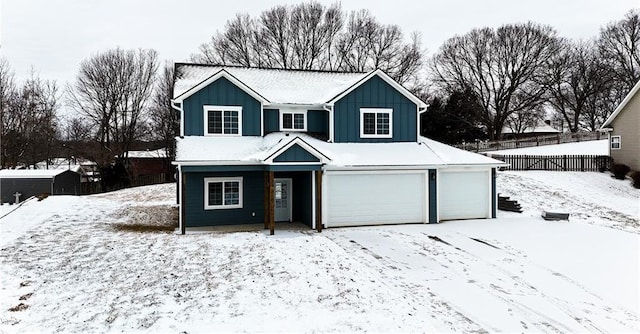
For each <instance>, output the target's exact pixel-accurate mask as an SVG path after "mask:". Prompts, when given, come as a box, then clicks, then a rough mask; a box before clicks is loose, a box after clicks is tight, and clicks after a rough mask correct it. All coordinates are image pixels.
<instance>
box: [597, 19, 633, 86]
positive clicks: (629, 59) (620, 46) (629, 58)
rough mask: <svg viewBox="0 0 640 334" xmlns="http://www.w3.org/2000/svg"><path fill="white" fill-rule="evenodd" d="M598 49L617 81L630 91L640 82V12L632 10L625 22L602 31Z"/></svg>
mask: <svg viewBox="0 0 640 334" xmlns="http://www.w3.org/2000/svg"><path fill="white" fill-rule="evenodd" d="M598 49H599V51H600V53H601V56H602V59H604V60H605V61H607V65H609V67H610V69H611V71H612V72H613V73H615V76H616V80H619V81H622V82H623V83H624V84H625V85H624V87H623V90H625V91H627V92H628V91H629V90H631V88H632V87H633V86H634V85H635V84H636V83H637V82H638V81H639V80H640V10H638V9H633V10H630V11H629V12H628V13H627V14H626V15H625V17H624V19H623V20H621V21H618V22H612V23H610V24H609V25H607V26H606V27H604V28H602V29H601V30H600V36H599V38H598Z"/></svg>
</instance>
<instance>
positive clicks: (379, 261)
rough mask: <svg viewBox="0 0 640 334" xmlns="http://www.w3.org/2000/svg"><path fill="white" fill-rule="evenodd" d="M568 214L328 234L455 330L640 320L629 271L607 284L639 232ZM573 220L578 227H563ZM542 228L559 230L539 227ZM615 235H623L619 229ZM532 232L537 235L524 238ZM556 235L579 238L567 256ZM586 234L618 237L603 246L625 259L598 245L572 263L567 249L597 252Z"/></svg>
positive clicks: (585, 327)
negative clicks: (580, 222) (561, 219)
mask: <svg viewBox="0 0 640 334" xmlns="http://www.w3.org/2000/svg"><path fill="white" fill-rule="evenodd" d="M566 224H568V225H563V226H560V225H557V223H556V225H555V226H548V225H549V223H547V222H543V221H536V220H527V219H524V220H515V221H509V220H506V219H505V220H496V221H491V222H487V221H466V222H449V223H447V224H441V225H437V226H422V225H414V226H389V227H379V228H362V229H342V230H331V231H328V232H329V233H327V234H326V236H328V237H329V238H330V239H331V240H333V241H335V242H336V243H338V244H339V245H340V246H342V247H344V248H345V250H346V251H347V253H349V254H351V255H352V256H354V257H356V258H359V259H361V261H362V262H363V263H367V264H368V265H370V266H372V267H374V268H376V270H377V271H378V272H379V273H380V277H381V278H382V279H384V280H385V281H386V282H387V285H388V286H390V287H391V288H392V289H396V290H397V291H398V292H399V293H404V294H405V295H406V297H407V298H411V299H412V301H413V305H416V307H424V308H430V309H431V310H432V311H435V314H437V317H438V318H439V320H440V321H444V322H445V324H447V325H449V326H451V327H450V328H451V329H454V330H456V331H464V332H469V331H476V330H488V331H491V332H495V331H499V332H526V331H534V332H556V331H559V332H585V331H588V332H593V331H605V332H608V331H614V332H620V331H622V332H628V331H633V329H634V328H638V326H639V325H640V323H639V322H638V316H637V314H633V312H631V311H630V310H632V311H635V312H637V303H638V286H637V284H638V283H637V281H636V282H634V281H633V279H636V280H637V279H638V276H637V274H636V275H635V276H634V277H627V278H623V281H625V282H624V283H626V285H623V286H624V287H625V288H622V289H621V291H614V292H613V293H612V291H611V289H613V290H615V289H620V288H621V285H620V283H622V282H620V279H621V277H620V276H618V274H622V275H624V274H625V273H624V272H625V271H627V270H629V269H631V270H629V271H628V272H629V273H633V272H634V271H633V269H632V268H629V265H631V266H633V264H634V263H635V264H637V263H638V239H637V237H636V236H634V235H630V234H628V235H625V234H624V233H621V232H616V231H614V232H612V231H611V230H609V229H606V228H601V227H587V229H586V231H585V230H582V229H578V228H576V227H578V226H571V224H569V223H566ZM473 225H477V226H478V227H480V228H476V226H473ZM582 227H584V226H582ZM549 228H550V229H551V230H552V231H548V229H549ZM545 230H547V231H546V232H545ZM579 230H582V231H581V232H579V233H580V234H579V235H573V236H571V235H567V234H566V233H574V232H575V233H578V231H579ZM548 232H556V233H560V234H561V235H562V237H557V238H545V237H544V236H542V235H541V234H543V233H545V234H546V233H548ZM611 232H612V233H611ZM618 234H620V235H618ZM622 235H625V236H626V238H624V237H623V239H620V238H621V236H622ZM489 236H491V237H489ZM537 237H541V238H540V239H537V240H538V241H533V242H531V241H532V240H531V239H536V238H537ZM564 237H567V238H569V239H575V238H580V239H581V240H582V241H580V242H575V240H574V241H573V242H572V243H571V245H572V247H573V249H572V250H571V251H570V253H571V256H566V254H565V256H563V255H554V253H555V252H558V253H559V252H563V250H564V248H565V247H567V246H566V244H567V240H563V238H564ZM527 239H529V242H527ZM594 239H597V240H598V241H599V243H600V244H603V243H604V244H609V243H610V242H616V243H618V244H617V246H616V247H614V249H613V250H608V251H607V250H604V253H609V252H610V253H615V254H620V253H618V252H619V251H628V252H630V253H628V254H629V258H628V259H629V262H624V261H622V259H619V258H618V261H611V260H610V259H609V260H607V259H606V256H607V254H601V256H597V258H593V257H592V259H591V261H590V262H589V263H583V265H585V266H584V267H583V266H580V265H576V264H575V261H578V262H582V261H581V260H580V259H579V258H578V259H576V258H573V255H578V256H579V257H580V256H585V257H589V256H595V255H594V254H595V253H598V252H600V253H602V250H601V249H600V250H598V251H596V250H595V249H593V247H592V245H593V244H592V243H591V242H592V241H593V240H594ZM622 241H624V243H623V244H624V246H623V244H620V242H622ZM625 247H627V249H624V248H625ZM621 248H623V249H621ZM580 254H582V255H580ZM615 254H612V255H614V256H615ZM576 268H577V269H576ZM636 269H637V267H636ZM603 272H604V273H610V274H606V275H602V273H603ZM635 272H636V273H637V270H636V271H635ZM589 276H590V277H589ZM572 277H576V279H574V278H572ZM614 282H615V283H614ZM629 288H630V290H629ZM625 304H626V305H625ZM625 306H626V308H625ZM426 313H430V312H429V310H426Z"/></svg>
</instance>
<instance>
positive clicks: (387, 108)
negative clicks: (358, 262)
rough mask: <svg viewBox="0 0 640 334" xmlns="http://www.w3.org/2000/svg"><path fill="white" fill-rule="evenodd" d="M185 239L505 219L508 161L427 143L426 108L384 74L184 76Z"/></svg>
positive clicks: (204, 72) (180, 164) (208, 72)
mask: <svg viewBox="0 0 640 334" xmlns="http://www.w3.org/2000/svg"><path fill="white" fill-rule="evenodd" d="M172 103H173V106H174V108H176V109H177V110H179V112H180V118H181V122H180V124H181V128H180V137H179V138H178V139H177V156H176V161H175V162H174V164H175V165H177V168H178V184H179V187H178V189H179V191H178V192H179V203H180V229H181V231H182V233H184V231H185V229H186V228H189V227H201V226H213V225H229V224H256V223H258V224H262V223H264V224H265V228H267V227H270V228H271V231H272V232H273V226H274V222H275V221H278V222H279V221H296V222H302V223H304V224H307V225H308V226H309V227H310V228H316V229H318V230H320V229H321V228H323V227H336V226H357V225H373V224H401V223H435V222H439V221H441V220H449V219H475V218H491V217H495V215H496V205H497V204H496V202H497V201H496V189H495V168H496V167H498V166H501V165H504V164H503V163H502V162H501V161H497V160H494V159H490V158H487V157H484V156H481V155H478V154H475V153H470V152H466V151H462V150H458V149H456V148H453V147H451V146H448V145H444V144H441V143H438V142H435V141H432V140H429V139H427V138H424V137H420V136H419V133H420V131H419V128H418V126H419V121H418V120H419V116H420V113H421V112H423V111H424V110H425V109H426V108H427V105H426V104H425V103H424V102H423V101H421V100H420V99H419V98H417V97H416V96H415V95H413V94H411V92H409V91H408V90H407V89H405V88H404V87H402V85H400V84H398V83H397V82H395V81H394V80H393V79H392V78H390V77H389V76H388V75H386V74H385V73H384V72H382V71H380V70H375V71H371V72H369V73H338V72H324V71H299V70H280V69H257V68H243V67H230V66H212V65H196V64H184V63H179V64H176V80H175V90H174V99H173V100H172Z"/></svg>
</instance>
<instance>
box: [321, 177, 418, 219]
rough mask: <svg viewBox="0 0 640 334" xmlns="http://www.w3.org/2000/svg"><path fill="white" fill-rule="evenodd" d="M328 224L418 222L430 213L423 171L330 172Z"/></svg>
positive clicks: (327, 195) (327, 200)
mask: <svg viewBox="0 0 640 334" xmlns="http://www.w3.org/2000/svg"><path fill="white" fill-rule="evenodd" d="M326 182H327V186H326V188H325V190H324V192H325V194H324V195H325V197H324V198H325V199H326V205H327V207H326V212H325V214H326V220H325V225H326V227H334V226H358V225H376V224H400V223H419V222H423V221H424V220H425V218H424V217H425V216H428V215H427V213H426V212H425V210H428V206H427V199H426V197H425V183H424V174H422V173H416V174H357V173H349V174H330V173H328V174H327V178H326Z"/></svg>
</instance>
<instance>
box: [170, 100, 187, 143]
mask: <svg viewBox="0 0 640 334" xmlns="http://www.w3.org/2000/svg"><path fill="white" fill-rule="evenodd" d="M178 104H179V105H180V106H179V107H178ZM171 108H173V109H175V110H178V111H180V137H184V108H183V107H182V102H177V101H176V100H171Z"/></svg>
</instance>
